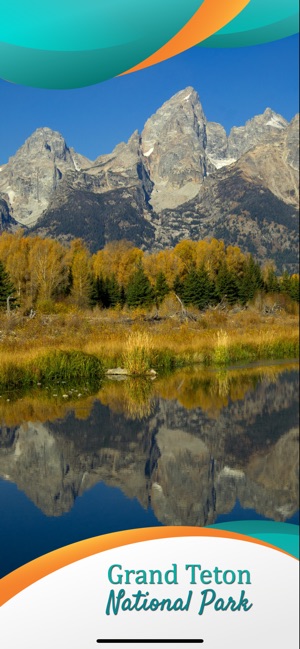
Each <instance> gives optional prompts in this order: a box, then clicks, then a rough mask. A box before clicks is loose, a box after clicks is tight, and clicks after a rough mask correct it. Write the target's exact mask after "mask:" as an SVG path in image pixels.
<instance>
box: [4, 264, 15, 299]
mask: <svg viewBox="0 0 300 649" xmlns="http://www.w3.org/2000/svg"><path fill="white" fill-rule="evenodd" d="M8 297H10V300H9V308H13V307H14V306H16V297H15V289H14V286H13V284H12V282H11V281H10V277H9V274H8V273H7V272H6V270H5V268H4V265H3V264H2V262H1V261H0V309H7V307H8V303H7V298H8Z"/></svg>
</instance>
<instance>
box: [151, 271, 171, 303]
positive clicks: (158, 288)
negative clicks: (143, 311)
mask: <svg viewBox="0 0 300 649" xmlns="http://www.w3.org/2000/svg"><path fill="white" fill-rule="evenodd" d="M169 292H170V288H169V285H168V282H167V280H166V276H165V274H164V273H163V272H162V271H160V272H159V273H158V275H157V277H156V282H155V287H154V295H155V300H156V305H157V306H159V304H161V303H162V301H163V299H164V297H165V296H166V295H168V293H169Z"/></svg>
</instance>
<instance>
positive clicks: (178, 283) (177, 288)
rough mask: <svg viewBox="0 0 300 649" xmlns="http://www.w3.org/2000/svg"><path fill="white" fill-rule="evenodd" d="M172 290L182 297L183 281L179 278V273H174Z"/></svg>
mask: <svg viewBox="0 0 300 649" xmlns="http://www.w3.org/2000/svg"><path fill="white" fill-rule="evenodd" d="M173 291H174V293H176V294H177V295H179V297H182V292H183V281H182V280H181V279H180V277H179V275H176V277H175V279H174V283H173Z"/></svg>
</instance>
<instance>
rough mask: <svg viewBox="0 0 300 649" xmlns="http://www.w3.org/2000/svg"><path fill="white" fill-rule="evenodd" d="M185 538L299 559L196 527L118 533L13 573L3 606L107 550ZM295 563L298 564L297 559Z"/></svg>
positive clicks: (1, 596) (1, 591)
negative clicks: (236, 543) (222, 541)
mask: <svg viewBox="0 0 300 649" xmlns="http://www.w3.org/2000/svg"><path fill="white" fill-rule="evenodd" d="M183 536H210V537H215V538H225V539H235V540H238V541H247V542H250V543H256V544H258V545H263V546H265V547H267V548H271V549H272V550H277V551H278V552H282V553H283V554H287V555H288V556H290V557H292V558H293V559H295V557H293V555H291V554H289V553H288V552H285V550H281V549H280V548H277V547H276V546H274V545H271V544H270V543H266V542H265V541H261V540H259V539H255V538H252V537H251V536H245V535H243V534H237V533H235V532H226V531H224V530H213V529H204V528H200V529H199V528H196V527H164V528H160V527H152V528H145V529H137V530H126V531H124V532H114V533H112V534H104V535H103V536H96V537H95V538H92V539H87V540H85V541H79V542H78V543H73V544H72V545H67V546H66V547H64V548H60V549H59V550H55V551H54V552H50V553H49V554H46V555H44V556H43V557H39V558H38V559H35V560H34V561H31V562H30V563H27V564H26V565H24V566H22V567H21V568H18V569H17V570H14V572H11V573H10V574H9V575H7V576H6V577H3V579H1V588H0V606H2V605H3V604H5V603H6V602H7V601H8V600H10V599H11V598H12V597H14V596H15V595H17V594H18V593H20V592H21V591H22V590H24V589H25V588H28V587H29V586H31V585H32V584H34V583H36V582H37V581H39V580H40V579H42V578H43V577H47V576H48V575H50V574H51V573H53V572H55V571H56V570H60V569H61V568H65V567H66V566H68V565H70V564H71V563H75V561H80V560H81V559H85V558H87V557H90V556H92V555H94V554H98V553H99V552H104V551H105V550H112V549H113V548H119V547H122V546H124V545H131V544H132V543H140V542H141V541H153V540H156V539H166V538H174V537H183ZM295 560H296V561H297V559H295Z"/></svg>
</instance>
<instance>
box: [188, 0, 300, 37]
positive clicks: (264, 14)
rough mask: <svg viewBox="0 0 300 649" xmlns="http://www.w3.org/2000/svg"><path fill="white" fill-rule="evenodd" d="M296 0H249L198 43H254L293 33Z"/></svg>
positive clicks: (296, 23) (296, 17)
mask: <svg viewBox="0 0 300 649" xmlns="http://www.w3.org/2000/svg"><path fill="white" fill-rule="evenodd" d="M298 31H299V3H298V0H285V2H282V0H250V2H249V4H248V5H247V6H246V7H245V9H244V10H243V11H242V12H241V13H240V14H239V15H238V16H237V17H236V18H234V20H232V21H231V22H230V23H228V25H226V26H225V27H223V29H221V30H220V31H219V32H217V33H216V34H214V35H213V36H211V37H210V38H208V39H207V40H205V41H202V42H201V43H199V45H200V46H201V47H242V46H245V45H258V44H261V43H267V42H270V41H275V40H279V39H281V38H285V37H287V36H292V35H293V34H297V33H298Z"/></svg>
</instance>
